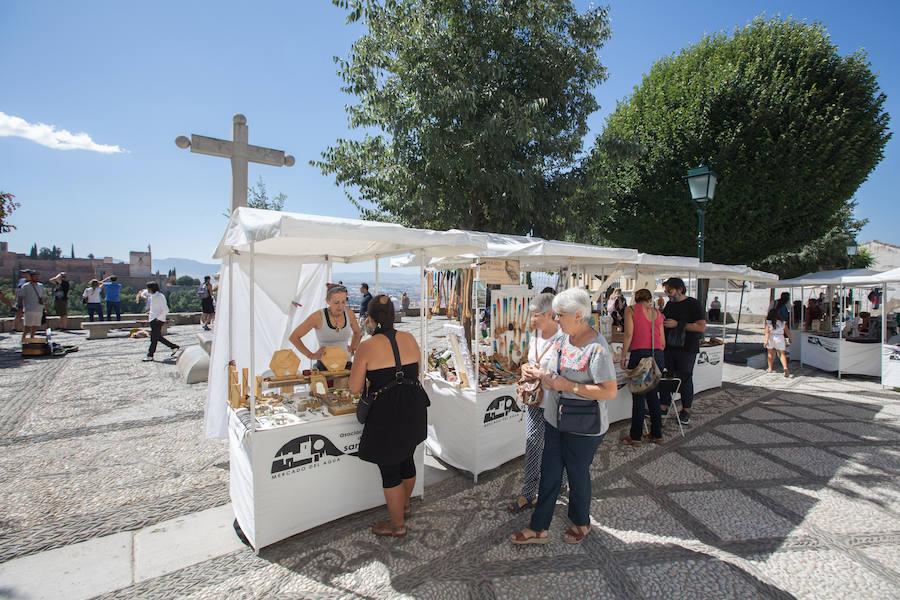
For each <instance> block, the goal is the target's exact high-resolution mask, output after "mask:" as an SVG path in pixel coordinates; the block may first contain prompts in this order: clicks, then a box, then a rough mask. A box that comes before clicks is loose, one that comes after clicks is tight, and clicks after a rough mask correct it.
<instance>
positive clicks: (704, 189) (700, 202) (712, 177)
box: [684, 165, 719, 310]
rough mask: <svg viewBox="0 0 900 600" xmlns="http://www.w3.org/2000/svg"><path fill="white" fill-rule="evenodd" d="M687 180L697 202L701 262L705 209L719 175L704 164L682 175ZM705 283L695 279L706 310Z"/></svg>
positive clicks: (699, 298) (698, 241) (700, 299)
mask: <svg viewBox="0 0 900 600" xmlns="http://www.w3.org/2000/svg"><path fill="white" fill-rule="evenodd" d="M684 179H687V180H688V187H689V188H690V190H691V198H692V199H693V200H694V202H696V203H697V258H699V259H700V262H703V242H704V241H705V240H706V233H705V232H704V227H703V225H704V223H703V221H704V217H706V209H707V207H708V205H709V202H711V201H712V199H713V197H714V196H715V194H716V184H717V183H718V182H719V176H718V175H717V174H716V172H715V171H713V170H712V169H710V168H709V167H707V166H705V165H700V166H699V167H696V168H693V169H691V170H690V171H688V174H687V175H685V176H684ZM706 291H707V290H706V283H705V280H704V283H702V284H701V281H700V280H699V279H698V280H697V296H698V298H697V299H698V300H699V301H700V303H701V306H703V308H704V310H706Z"/></svg>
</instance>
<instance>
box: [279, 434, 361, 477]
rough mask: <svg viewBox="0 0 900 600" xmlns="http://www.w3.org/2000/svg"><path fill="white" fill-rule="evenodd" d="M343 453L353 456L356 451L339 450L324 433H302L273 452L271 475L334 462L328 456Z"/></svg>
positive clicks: (341, 454)
mask: <svg viewBox="0 0 900 600" xmlns="http://www.w3.org/2000/svg"><path fill="white" fill-rule="evenodd" d="M345 454H347V455H348V456H353V455H355V454H356V452H344V451H342V450H339V449H338V447H337V446H335V445H334V443H332V441H331V440H329V439H328V438H327V437H325V436H324V435H317V434H312V435H302V436H300V437H297V438H294V439H292V440H291V441H289V442H288V443H287V444H285V445H284V446H282V447H281V449H280V450H279V451H278V452H276V453H275V460H273V461H272V475H275V474H276V473H283V472H284V471H290V470H294V469H301V470H303V469H305V468H306V467H310V466H318V465H319V464H325V463H330V462H335V460H336V459H331V460H328V457H330V456H331V457H338V456H343V455H345Z"/></svg>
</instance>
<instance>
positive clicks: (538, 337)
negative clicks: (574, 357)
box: [506, 294, 560, 513]
mask: <svg viewBox="0 0 900 600" xmlns="http://www.w3.org/2000/svg"><path fill="white" fill-rule="evenodd" d="M553 296H554V295H553V294H539V295H537V296H535V298H534V300H532V301H531V302H530V303H529V305H528V309H529V311H531V328H532V330H533V331H535V335H532V336H531V341H530V342H529V344H528V359H527V362H525V363H524V364H523V365H522V375H523V376H524V377H527V378H529V379H532V378H540V377H542V376H543V374H544V373H546V372H547V370H548V368H549V365H550V359H551V358H552V357H551V356H550V355H551V354H552V349H553V345H554V344H555V343H556V341H557V340H559V338H560V333H559V325H557V324H556V321H554V320H553ZM543 451H544V407H543V403H542V404H537V405H534V406H526V407H525V480H524V482H523V483H522V490H521V492H520V493H519V497H518V498H516V499H515V500H514V501H512V502H511V503H510V504H509V505H507V507H506V508H507V510H509V511H510V512H512V513H518V512H522V511H523V510H528V509H530V508H534V507H535V503H536V502H535V501H536V499H537V491H538V482H539V481H540V479H541V454H542V453H543Z"/></svg>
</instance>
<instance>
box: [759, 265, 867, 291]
mask: <svg viewBox="0 0 900 600" xmlns="http://www.w3.org/2000/svg"><path fill="white" fill-rule="evenodd" d="M880 273H881V271H873V270H872V269H837V270H832V271H819V272H817V273H807V274H806V275H801V276H799V277H794V278H793V279H782V280H780V281H762V282H760V283H758V284H757V287H763V288H791V287H819V286H825V285H842V286H850V285H857V284H856V283H855V282H854V279H856V278H860V277H872V276H874V275H878V274H880Z"/></svg>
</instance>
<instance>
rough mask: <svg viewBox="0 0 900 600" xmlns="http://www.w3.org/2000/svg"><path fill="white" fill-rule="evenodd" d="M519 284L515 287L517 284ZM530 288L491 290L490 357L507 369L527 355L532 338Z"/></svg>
mask: <svg viewBox="0 0 900 600" xmlns="http://www.w3.org/2000/svg"><path fill="white" fill-rule="evenodd" d="M517 287H518V286H517ZM534 296H535V292H534V291H533V290H528V289H525V290H521V291H519V290H515V291H506V290H503V289H502V288H501V289H500V290H496V291H493V292H491V306H490V311H491V330H490V333H491V334H492V336H491V337H492V338H493V340H492V341H491V349H492V352H491V356H492V357H493V358H495V359H496V360H498V361H499V362H501V363H503V364H504V365H506V366H507V367H509V368H511V369H512V368H515V367H518V366H519V365H520V364H521V363H522V361H523V360H526V359H527V356H528V343H529V341H530V339H531V335H532V332H531V331H530V327H531V311H530V310H529V308H528V305H529V303H530V302H531V301H532V300H533V299H534Z"/></svg>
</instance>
